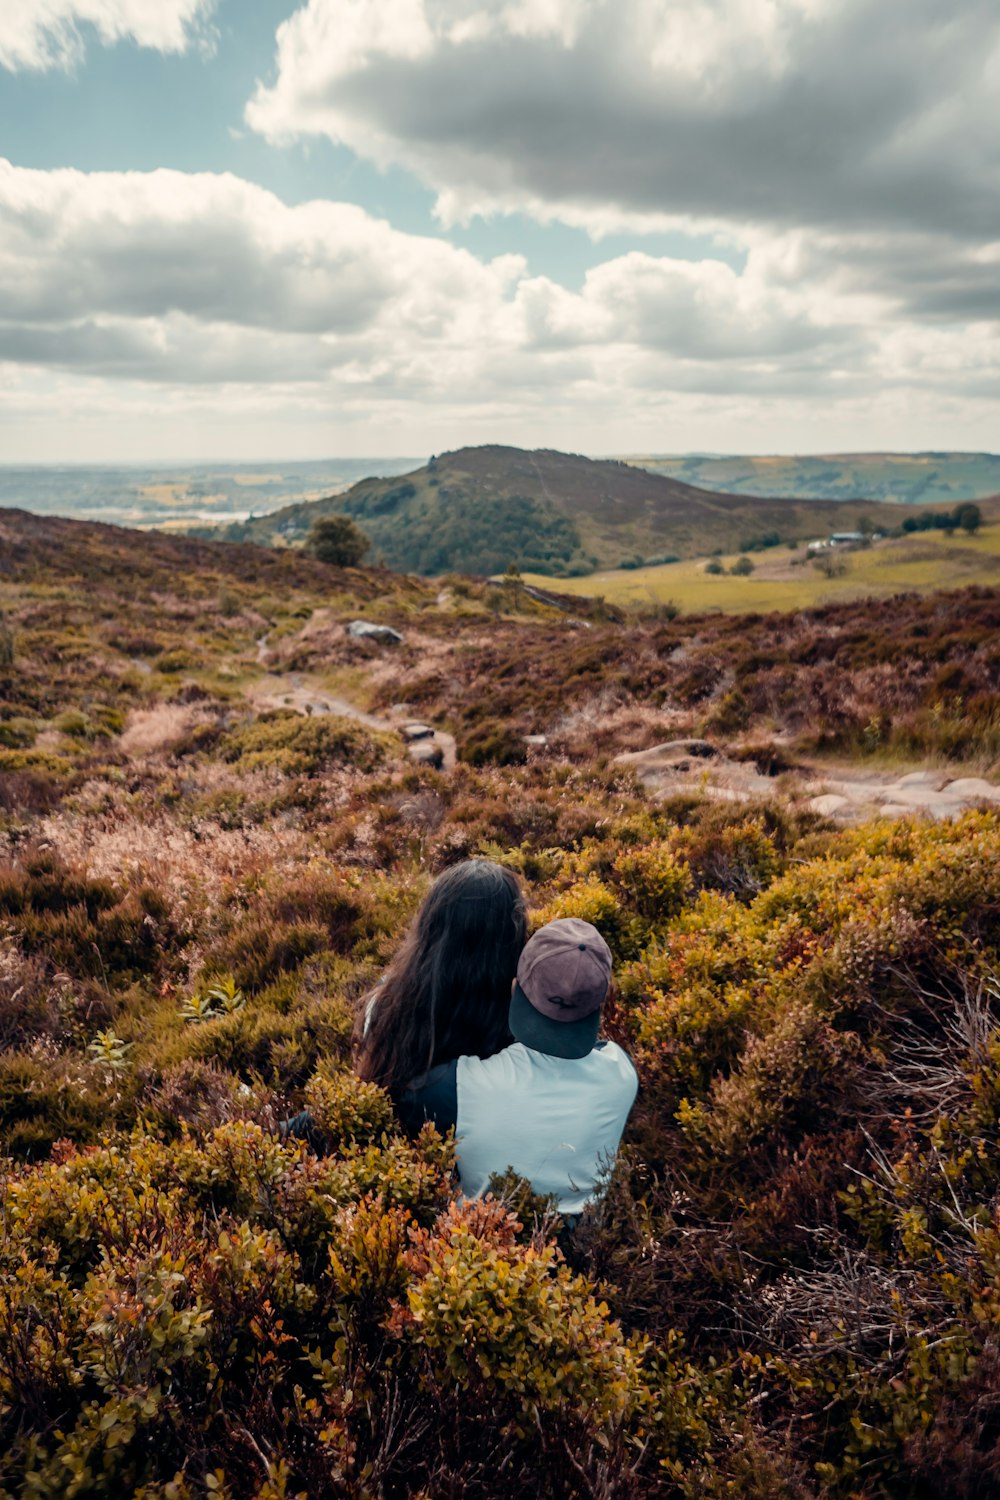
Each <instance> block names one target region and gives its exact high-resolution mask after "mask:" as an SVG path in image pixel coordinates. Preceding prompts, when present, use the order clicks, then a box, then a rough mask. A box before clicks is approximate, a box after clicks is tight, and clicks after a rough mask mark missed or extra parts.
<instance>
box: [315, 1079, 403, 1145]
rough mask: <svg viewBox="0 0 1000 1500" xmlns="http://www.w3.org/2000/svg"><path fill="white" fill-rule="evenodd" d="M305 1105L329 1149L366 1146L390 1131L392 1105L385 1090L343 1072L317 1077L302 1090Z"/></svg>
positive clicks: (391, 1127)
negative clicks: (303, 1091)
mask: <svg viewBox="0 0 1000 1500" xmlns="http://www.w3.org/2000/svg"><path fill="white" fill-rule="evenodd" d="M305 1101H306V1107H307V1109H308V1110H309V1111H310V1113H311V1114H312V1116H313V1118H314V1120H315V1121H316V1125H317V1128H318V1129H319V1131H320V1133H321V1135H322V1136H323V1139H324V1141H325V1142H326V1144H327V1145H328V1146H331V1147H342V1146H347V1145H362V1146H364V1145H368V1144H370V1143H371V1142H373V1141H376V1140H379V1139H380V1138H381V1137H382V1136H383V1135H385V1134H386V1133H387V1132H391V1131H392V1129H393V1121H394V1115H393V1109H392V1101H391V1100H390V1099H389V1096H388V1094H386V1092H385V1090H384V1089H381V1088H379V1086H378V1084H375V1083H365V1082H364V1081H363V1080H362V1079H360V1078H358V1077H357V1076H356V1075H355V1074H354V1073H352V1072H349V1071H348V1070H346V1069H343V1070H341V1071H339V1072H336V1073H329V1072H325V1071H324V1072H320V1073H317V1074H316V1075H315V1076H314V1077H313V1078H311V1079H310V1080H309V1083H308V1085H307V1086H306V1090H305Z"/></svg>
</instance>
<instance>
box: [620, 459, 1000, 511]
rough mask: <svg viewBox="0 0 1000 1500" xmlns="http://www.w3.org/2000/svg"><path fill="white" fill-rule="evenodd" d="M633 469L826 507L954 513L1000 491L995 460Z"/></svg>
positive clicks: (681, 463)
mask: <svg viewBox="0 0 1000 1500" xmlns="http://www.w3.org/2000/svg"><path fill="white" fill-rule="evenodd" d="M629 462H630V463H634V464H637V465H638V466H639V467H640V468H643V469H648V470H649V471H650V472H651V473H654V474H666V475H670V476H672V477H673V478H676V479H683V480H685V481H686V483H688V484H697V485H703V486H704V487H705V488H706V489H723V490H729V491H732V492H734V493H736V494H740V495H787V496H795V495H811V496H815V497H816V498H819V499H825V500H851V499H854V498H855V497H856V496H859V495H864V496H867V497H869V498H870V499H873V500H892V501H896V502H901V503H903V504H909V505H912V504H935V505H940V506H943V507H944V506H952V505H955V504H956V503H957V502H958V501H960V500H979V499H982V498H983V497H984V496H987V495H994V494H996V491H997V489H998V487H1000V456H998V455H997V454H994V453H829V454H816V455H814V456H812V457H808V458H800V457H794V456H770V457H760V458H748V457H746V456H744V455H732V456H727V457H724V458H710V457H701V456H698V455H692V454H679V455H677V456H665V455H664V456H661V455H650V456H648V457H645V456H643V457H636V458H630V459H629Z"/></svg>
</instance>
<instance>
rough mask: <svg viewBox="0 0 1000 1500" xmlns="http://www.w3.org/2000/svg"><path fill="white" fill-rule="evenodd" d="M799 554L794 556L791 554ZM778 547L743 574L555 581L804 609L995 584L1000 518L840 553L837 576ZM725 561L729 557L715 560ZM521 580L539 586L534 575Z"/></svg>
mask: <svg viewBox="0 0 1000 1500" xmlns="http://www.w3.org/2000/svg"><path fill="white" fill-rule="evenodd" d="M797 555H798V556H801V554H797ZM791 556H792V555H791V554H790V553H789V552H788V551H787V550H786V549H784V548H776V549H774V550H773V551H768V552H765V553H758V554H756V555H755V556H754V558H753V562H754V572H753V574H752V575H751V576H750V577H749V578H731V577H728V576H725V575H723V576H722V577H713V576H712V575H710V574H707V573H706V572H705V564H704V562H695V561H687V562H680V563H668V564H664V565H663V566H661V567H655V568H636V569H634V570H620V569H617V570H613V571H606V572H599V573H593V574H591V575H590V576H589V577H587V578H571V579H565V580H561V581H560V584H559V586H560V588H562V589H563V590H564V591H565V592H566V593H571V594H577V595H581V596H593V595H603V596H604V598H606V599H607V600H608V601H609V602H610V603H613V604H618V605H645V604H651V603H662V602H666V601H667V600H670V601H672V602H673V603H674V604H676V605H678V606H679V608H680V609H682V610H684V611H685V612H691V611H700V610H722V611H723V612H725V613H727V614H740V613H743V612H745V611H747V610H754V611H757V610H775V609H779V610H780V609H804V608H808V607H812V606H815V605H821V604H827V603H832V602H835V601H837V600H841V599H854V598H859V597H863V596H869V595H871V596H881V595H889V594H894V593H897V592H899V591H900V590H901V589H915V590H919V591H921V592H927V591H929V590H932V589H945V588H962V587H964V586H965V585H967V584H974V583H985V584H996V583H997V582H998V581H1000V523H994V524H992V525H989V526H985V527H984V528H983V529H982V531H980V532H979V533H978V535H976V536H974V537H965V536H961V537H959V536H954V537H948V536H945V535H944V534H943V533H939V532H922V533H920V534H919V535H917V536H908V537H892V538H887V539H886V540H885V541H883V542H877V543H876V544H875V545H874V546H873V547H872V548H871V549H870V550H869V551H866V552H855V553H851V554H849V555H847V556H846V563H847V572H846V573H845V575H844V576H843V577H842V578H825V577H824V576H823V574H822V573H820V572H819V571H818V570H817V569H816V568H815V567H813V566H811V565H809V564H806V565H805V566H793V565H792V562H791ZM721 561H722V562H723V564H724V565H725V566H727V567H728V566H731V564H732V561H733V555H732V554H730V556H729V557H726V558H722V559H721ZM526 581H527V582H529V583H536V584H538V585H540V586H542V587H545V586H546V585H547V584H549V583H550V582H551V580H550V579H548V578H546V577H544V576H542V575H527V577H526Z"/></svg>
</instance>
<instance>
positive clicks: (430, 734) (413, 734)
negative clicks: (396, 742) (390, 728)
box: [399, 723, 434, 745]
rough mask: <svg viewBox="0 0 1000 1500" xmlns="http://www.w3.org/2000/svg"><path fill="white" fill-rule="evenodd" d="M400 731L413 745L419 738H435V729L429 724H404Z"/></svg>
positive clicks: (408, 742)
mask: <svg viewBox="0 0 1000 1500" xmlns="http://www.w3.org/2000/svg"><path fill="white" fill-rule="evenodd" d="M399 732H400V734H401V735H402V736H403V739H404V740H406V742H407V744H411V745H412V744H414V743H415V742H416V741H417V740H432V739H433V738H434V731H433V729H432V728H431V726H430V725H429V724H417V723H410V724H403V725H402V726H401V727H400V731H399Z"/></svg>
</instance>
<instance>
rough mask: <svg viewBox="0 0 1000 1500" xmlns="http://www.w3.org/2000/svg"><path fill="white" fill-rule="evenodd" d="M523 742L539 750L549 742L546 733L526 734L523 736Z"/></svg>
mask: <svg viewBox="0 0 1000 1500" xmlns="http://www.w3.org/2000/svg"><path fill="white" fill-rule="evenodd" d="M524 743H525V744H526V745H530V746H532V747H533V748H534V749H536V750H541V749H544V747H545V746H546V745H547V744H548V743H549V737H548V735H547V734H526V735H525V736H524Z"/></svg>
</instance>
